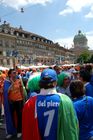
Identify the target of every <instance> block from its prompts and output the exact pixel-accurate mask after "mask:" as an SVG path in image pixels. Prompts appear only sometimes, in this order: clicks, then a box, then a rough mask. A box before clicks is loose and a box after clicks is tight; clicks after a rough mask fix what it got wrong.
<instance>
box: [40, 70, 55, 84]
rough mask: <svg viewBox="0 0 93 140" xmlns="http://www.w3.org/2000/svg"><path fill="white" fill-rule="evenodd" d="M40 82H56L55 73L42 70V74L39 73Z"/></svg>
mask: <svg viewBox="0 0 93 140" xmlns="http://www.w3.org/2000/svg"><path fill="white" fill-rule="evenodd" d="M40 81H41V82H44V83H51V82H53V81H57V73H56V71H55V70H53V69H45V70H43V72H42V73H41V78H40Z"/></svg>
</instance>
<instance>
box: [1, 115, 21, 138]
mask: <svg viewBox="0 0 93 140" xmlns="http://www.w3.org/2000/svg"><path fill="white" fill-rule="evenodd" d="M5 136H6V133H5V123H4V119H3V118H2V119H1V120H0V140H5ZM9 140H22V139H21V138H20V139H19V138H16V136H15V137H13V138H11V139H9Z"/></svg>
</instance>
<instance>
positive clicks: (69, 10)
mask: <svg viewBox="0 0 93 140" xmlns="http://www.w3.org/2000/svg"><path fill="white" fill-rule="evenodd" d="M68 13H73V10H72V9H70V8H67V9H64V10H63V11H61V12H60V13H59V15H64V16H65V15H67V14H68Z"/></svg>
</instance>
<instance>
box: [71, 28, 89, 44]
mask: <svg viewBox="0 0 93 140" xmlns="http://www.w3.org/2000/svg"><path fill="white" fill-rule="evenodd" d="M73 42H74V43H86V42H87V38H86V36H85V35H84V34H82V32H81V31H80V30H79V31H78V34H77V35H75V37H74V39H73Z"/></svg>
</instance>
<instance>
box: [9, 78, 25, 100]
mask: <svg viewBox="0 0 93 140" xmlns="http://www.w3.org/2000/svg"><path fill="white" fill-rule="evenodd" d="M8 98H9V100H10V101H20V100H23V87H22V83H21V80H20V79H16V80H15V81H14V83H13V84H12V85H11V86H10V87H9V90H8Z"/></svg>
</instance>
